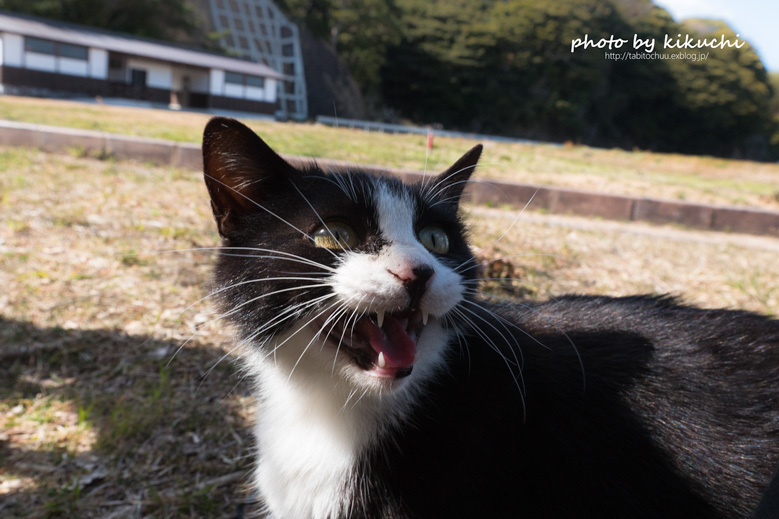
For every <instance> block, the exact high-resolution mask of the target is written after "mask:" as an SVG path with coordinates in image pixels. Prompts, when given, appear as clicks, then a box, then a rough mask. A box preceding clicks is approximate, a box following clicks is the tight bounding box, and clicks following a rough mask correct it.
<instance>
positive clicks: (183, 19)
mask: <svg viewBox="0 0 779 519" xmlns="http://www.w3.org/2000/svg"><path fill="white" fill-rule="evenodd" d="M0 9H5V10H7V11H13V12H18V13H24V14H31V15H35V16H42V17H45V18H52V19H54V20H61V21H65V22H71V23H78V24H82V25H88V26H91V27H99V28H102V29H109V30H113V31H119V32H126V33H129V34H134V35H136V36H143V37H147V38H155V39H161V40H174V39H176V38H177V37H178V36H179V35H181V34H182V33H188V32H191V31H194V30H195V29H197V28H198V27H199V22H198V19H197V16H196V14H195V11H194V8H193V7H192V4H191V1H190V0H0Z"/></svg>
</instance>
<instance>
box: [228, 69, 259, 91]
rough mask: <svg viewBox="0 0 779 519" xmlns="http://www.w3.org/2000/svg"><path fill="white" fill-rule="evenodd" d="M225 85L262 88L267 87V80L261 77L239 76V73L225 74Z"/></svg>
mask: <svg viewBox="0 0 779 519" xmlns="http://www.w3.org/2000/svg"><path fill="white" fill-rule="evenodd" d="M225 83H230V84H232V85H242V86H243V85H246V86H250V87H257V88H262V87H264V86H265V79H264V78H261V77H259V76H250V75H248V74H238V73H237V72H225Z"/></svg>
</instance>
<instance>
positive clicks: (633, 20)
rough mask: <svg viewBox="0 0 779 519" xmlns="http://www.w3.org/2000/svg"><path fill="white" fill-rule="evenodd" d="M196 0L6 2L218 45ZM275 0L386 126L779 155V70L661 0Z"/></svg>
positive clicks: (716, 25) (726, 32) (722, 31)
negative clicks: (617, 45) (677, 45)
mask: <svg viewBox="0 0 779 519" xmlns="http://www.w3.org/2000/svg"><path fill="white" fill-rule="evenodd" d="M196 1H197V0H0V9H7V10H11V11H17V12H25V13H29V14H35V15H39V16H46V17H49V18H55V19H61V20H65V21H71V22H77V23H81V24H86V25H93V26H97V27H103V28H106V29H112V30H117V31H123V32H128V33H132V34H136V35H140V36H147V37H153V38H160V39H167V40H173V41H188V42H190V43H191V42H193V41H197V42H199V43H200V44H201V45H205V46H210V47H213V41H212V40H209V39H208V38H207V37H206V35H204V33H203V31H202V22H201V20H200V19H199V18H198V15H197V14H196V13H197V9H196V5H195V3H196ZM276 3H277V5H279V7H281V8H282V9H283V10H284V11H286V12H287V13H288V15H289V16H290V17H291V18H292V19H293V20H295V21H297V22H298V23H300V24H302V25H304V26H305V27H306V28H307V29H308V30H309V31H310V32H311V33H312V34H313V35H314V36H315V37H317V38H319V39H321V40H323V41H325V42H327V43H329V44H330V45H332V46H333V48H335V50H336V51H337V53H338V56H339V58H340V59H341V60H342V61H343V63H345V64H346V65H347V66H348V68H349V70H350V72H351V74H352V76H353V77H354V79H355V80H356V82H357V83H358V84H359V85H360V88H361V90H362V91H363V94H364V96H365V99H367V100H368V102H369V104H370V107H369V108H370V109H369V113H372V114H374V115H375V117H376V118H387V117H390V118H394V119H399V120H403V121H408V122H411V123H414V124H422V125H427V124H441V125H443V126H445V127H447V128H451V129H460V130H465V131H478V132H483V133H497V134H503V135H510V136H516V137H525V138H530V139H538V140H549V141H557V142H564V141H571V142H576V143H581V144H589V145H595V146H605V147H615V146H616V147H622V148H627V149H631V148H640V149H647V150H655V151H672V152H682V153H695V154H709V155H718V156H728V157H745V158H754V159H760V160H777V159H779V101H777V99H778V98H779V97H778V96H779V94H778V93H777V88H778V87H779V85H778V82H777V80H776V76H773V77H769V74H768V72H767V71H766V69H765V67H764V66H763V64H762V62H761V61H760V58H759V56H758V55H757V54H756V53H755V51H754V49H753V48H752V47H751V46H750V45H749V44H748V35H741V36H737V35H736V34H735V33H734V32H733V30H732V29H731V28H730V27H728V26H727V25H726V24H725V23H724V22H722V21H717V20H699V19H695V20H685V21H682V22H678V21H676V20H674V19H673V18H672V17H671V16H670V15H669V14H668V12H667V11H665V10H664V9H662V8H661V7H658V6H656V5H654V4H653V3H652V1H651V0H549V1H547V2H536V1H533V0H278V1H277V2H276ZM193 34H195V35H198V36H197V37H195V38H193V36H192V35H193ZM585 35H586V36H587V37H588V38H589V39H590V40H592V41H599V40H601V39H604V40H607V39H612V40H613V39H614V38H622V39H625V40H630V43H628V44H625V45H624V46H623V47H622V48H621V49H605V48H593V47H590V48H587V49H582V48H577V49H576V51H575V52H572V49H571V43H572V41H574V40H575V39H577V38H583V37H585ZM678 36H680V37H681V38H682V39H684V38H686V37H689V38H691V39H692V40H698V39H711V38H717V39H718V41H719V40H721V39H726V40H728V41H731V42H734V41H739V42H743V43H745V44H743V45H742V46H741V47H740V48H739V47H736V46H732V47H731V46H725V48H709V47H707V48H700V49H683V50H681V51H680V50H679V49H665V48H663V43H664V41H665V39H666V37H670V38H671V39H673V40H676V38H677V37H678ZM633 38H639V39H642V40H647V41H649V40H653V41H654V45H655V47H654V54H656V57H654V58H652V59H648V58H647V56H646V54H649V53H646V52H645V51H644V50H637V51H635V52H636V53H637V54H645V55H643V56H634V57H632V58H630V59H625V58H626V55H625V54H623V51H632V50H633V49H632V44H633ZM745 38H746V39H745ZM680 52H681V53H684V54H686V56H683V57H679V56H678V54H679V53H680ZM608 53H614V55H612V56H611V57H609V56H608ZM616 54H618V55H619V57H620V59H617V58H616V57H615V55H616ZM703 54H705V55H706V57H705V59H700V56H701V55H703ZM672 55H676V56H677V57H675V58H673V57H671V56H672ZM693 55H695V56H697V57H696V58H695V59H693V58H692V56H693ZM309 88H311V86H309Z"/></svg>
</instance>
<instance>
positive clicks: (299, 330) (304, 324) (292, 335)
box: [266, 294, 343, 358]
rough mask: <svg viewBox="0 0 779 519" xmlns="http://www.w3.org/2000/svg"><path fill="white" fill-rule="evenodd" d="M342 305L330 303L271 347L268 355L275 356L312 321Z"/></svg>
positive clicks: (337, 302) (340, 303) (338, 302)
mask: <svg viewBox="0 0 779 519" xmlns="http://www.w3.org/2000/svg"><path fill="white" fill-rule="evenodd" d="M328 295H329V296H332V297H335V294H328ZM323 297H324V296H323ZM342 304H343V303H342V302H340V301H336V302H335V303H332V304H331V305H330V306H328V307H326V308H325V309H324V310H322V311H321V312H319V313H317V314H316V315H314V317H312V318H310V319H309V320H307V321H306V322H305V323H303V324H302V325H300V326H299V327H298V329H297V330H295V331H294V332H292V334H290V335H289V337H287V338H286V339H284V340H283V341H281V342H280V343H278V344H276V345H275V346H274V347H273V349H272V350H271V352H270V354H274V355H275V353H276V351H278V350H279V348H281V347H282V346H284V345H285V344H286V343H287V342H289V341H290V339H292V338H293V337H294V336H296V335H297V334H298V333H300V332H301V331H302V330H304V329H305V328H306V327H307V326H308V325H309V324H311V323H313V322H314V321H316V320H317V319H318V318H320V317H322V316H323V315H325V314H326V313H327V312H329V311H331V310H332V309H333V308H335V307H337V306H339V305H342ZM270 354H268V355H266V358H267V357H268V356H269V355H270Z"/></svg>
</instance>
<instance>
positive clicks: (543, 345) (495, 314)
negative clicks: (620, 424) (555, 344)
mask: <svg viewBox="0 0 779 519" xmlns="http://www.w3.org/2000/svg"><path fill="white" fill-rule="evenodd" d="M468 290H471V291H472V290H473V289H468ZM466 292H467V291H466ZM472 293H474V292H472ZM486 295H487V297H494V298H495V299H503V300H504V301H508V302H510V303H512V304H515V305H517V306H520V307H522V308H525V309H526V310H528V311H529V312H530V313H531V314H532V313H536V312H537V310H536V309H535V308H533V307H532V306H531V305H528V304H524V303H521V302H519V301H517V300H515V299H506V298H499V297H497V296H490V295H489V294H486ZM465 302H468V303H470V304H473V305H476V306H479V307H480V308H481V309H482V310H483V311H485V312H488V313H490V314H491V315H493V316H494V317H495V318H496V319H498V320H499V321H501V322H503V323H505V324H506V325H508V326H511V327H513V328H515V329H516V330H518V331H519V332H521V333H522V334H524V335H525V336H526V337H527V338H528V339H530V340H532V341H533V342H535V343H536V344H538V345H539V346H541V347H542V348H545V349H547V350H551V348H549V346H547V345H546V344H544V343H542V342H541V341H539V340H538V339H536V338H535V337H533V335H532V334H530V333H528V332H527V331H526V330H523V329H522V328H521V327H519V326H517V325H516V324H514V323H512V322H511V321H509V320H508V319H506V318H504V317H503V316H501V315H499V314H497V313H495V312H493V311H491V310H489V309H487V308H484V307H483V306H481V305H478V303H476V302H474V301H470V300H467V299H466V300H465ZM553 328H554V329H555V330H556V331H557V332H558V333H560V334H561V335H562V336H563V337H564V338H565V340H566V341H568V343H569V344H570V345H571V348H572V349H573V352H574V354H575V355H576V358H577V359H578V362H579V367H580V368H581V374H582V390H585V389H586V387H587V378H586V374H585V372H584V361H583V360H582V357H581V354H580V352H579V348H578V347H577V346H576V343H574V342H573V339H571V337H570V336H569V335H568V334H567V333H566V332H565V330H563V329H562V328H560V327H559V326H557V325H553Z"/></svg>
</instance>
